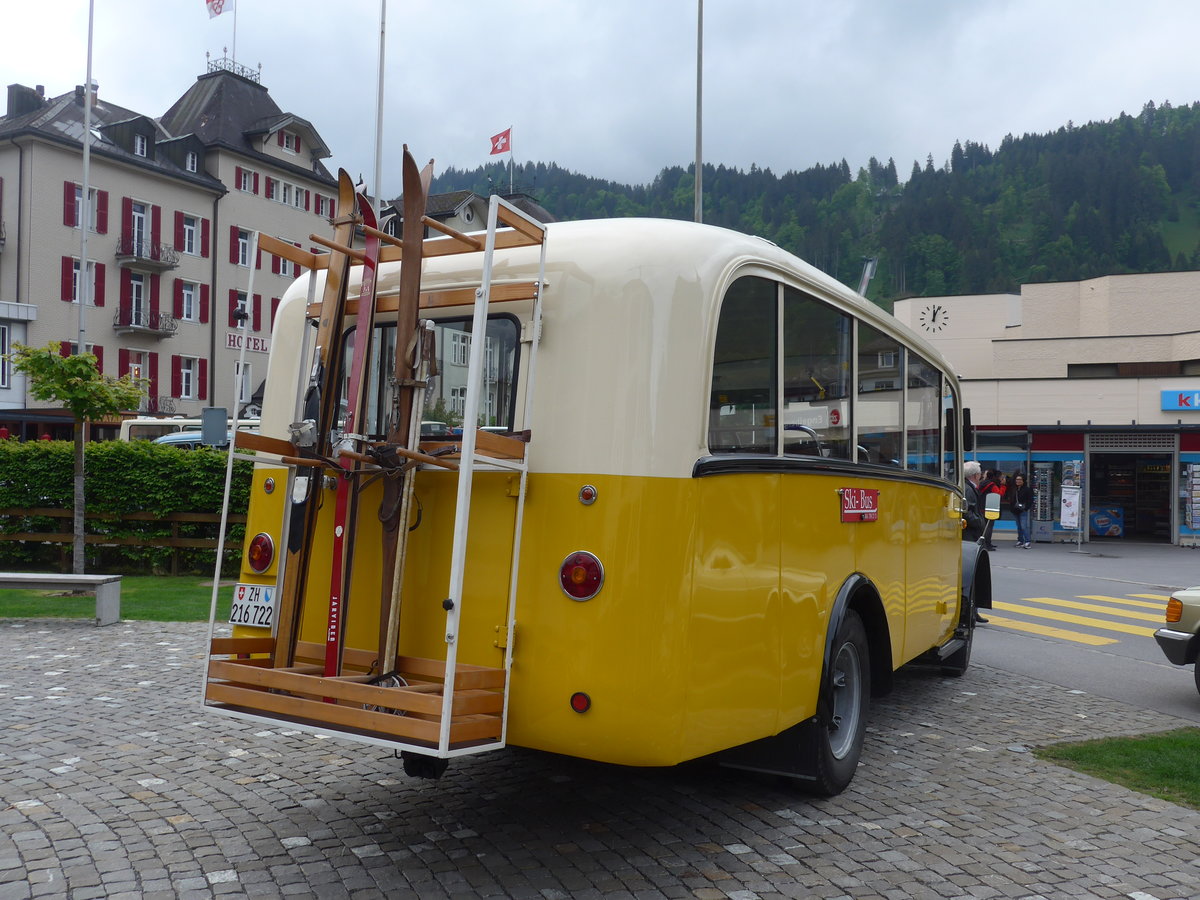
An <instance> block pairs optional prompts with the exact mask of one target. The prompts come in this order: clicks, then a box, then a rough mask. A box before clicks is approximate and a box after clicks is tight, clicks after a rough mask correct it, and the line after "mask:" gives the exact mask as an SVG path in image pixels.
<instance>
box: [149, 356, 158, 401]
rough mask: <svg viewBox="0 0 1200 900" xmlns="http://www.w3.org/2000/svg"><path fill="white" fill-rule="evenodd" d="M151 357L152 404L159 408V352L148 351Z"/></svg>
mask: <svg viewBox="0 0 1200 900" xmlns="http://www.w3.org/2000/svg"><path fill="white" fill-rule="evenodd" d="M147 356H149V357H150V405H151V406H152V407H154V408H155V409H157V408H158V397H159V394H158V354H157V353H148V354H147Z"/></svg>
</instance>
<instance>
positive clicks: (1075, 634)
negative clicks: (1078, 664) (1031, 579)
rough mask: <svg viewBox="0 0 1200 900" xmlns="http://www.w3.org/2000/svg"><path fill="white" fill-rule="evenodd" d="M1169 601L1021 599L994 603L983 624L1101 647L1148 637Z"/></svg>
mask: <svg viewBox="0 0 1200 900" xmlns="http://www.w3.org/2000/svg"><path fill="white" fill-rule="evenodd" d="M1169 599H1170V597H1169V596H1168V595H1167V594H1128V595H1126V596H1123V597H1117V596H1109V595H1106V594H1079V595H1076V596H1075V597H1074V598H1071V599H1068V598H1063V597H1021V598H1020V599H1018V600H1014V601H1007V600H997V601H994V602H993V604H992V611H991V612H990V613H989V614H988V620H989V621H990V622H991V624H992V625H995V626H997V627H999V628H1007V629H1010V630H1012V631H1019V632H1022V633H1024V634H1035V635H1040V636H1042V637H1049V638H1056V639H1058V640H1063V641H1072V642H1074V643H1077V644H1086V645H1089V646H1092V647H1103V646H1105V645H1107V644H1115V643H1117V642H1118V641H1120V640H1122V637H1128V636H1133V637H1147V638H1148V637H1152V636H1153V635H1154V632H1155V631H1156V630H1158V629H1159V628H1161V627H1162V624H1163V611H1164V610H1165V608H1166V605H1167V601H1168V600H1169ZM1049 623H1054V624H1049Z"/></svg>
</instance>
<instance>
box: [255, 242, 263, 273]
mask: <svg viewBox="0 0 1200 900" xmlns="http://www.w3.org/2000/svg"><path fill="white" fill-rule="evenodd" d="M254 268H256V269H261V268H262V251H261V250H259V249H258V247H257V246H256V247H255V248H254Z"/></svg>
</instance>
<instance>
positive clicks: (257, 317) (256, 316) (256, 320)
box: [250, 294, 262, 331]
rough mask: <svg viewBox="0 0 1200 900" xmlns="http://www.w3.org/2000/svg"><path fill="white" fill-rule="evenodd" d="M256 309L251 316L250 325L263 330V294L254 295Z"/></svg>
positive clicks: (256, 329)
mask: <svg viewBox="0 0 1200 900" xmlns="http://www.w3.org/2000/svg"><path fill="white" fill-rule="evenodd" d="M253 306H254V309H253V312H252V316H251V322H250V327H251V328H253V329H254V330H255V331H261V330H262V294H255V295H254V304H253Z"/></svg>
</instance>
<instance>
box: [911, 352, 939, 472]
mask: <svg viewBox="0 0 1200 900" xmlns="http://www.w3.org/2000/svg"><path fill="white" fill-rule="evenodd" d="M941 419H942V373H941V372H939V371H938V370H937V369H935V368H934V367H933V366H932V365H930V364H929V363H927V362H926V361H925V360H923V359H922V358H921V357H919V356H917V355H916V354H915V353H912V352H909V354H908V406H907V408H906V409H905V411H904V428H905V431H906V432H907V438H908V468H909V469H911V470H913V471H915V472H924V473H926V474H928V475H939V474H941V464H940V459H939V458H940V456H941V449H940V448H941Z"/></svg>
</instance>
